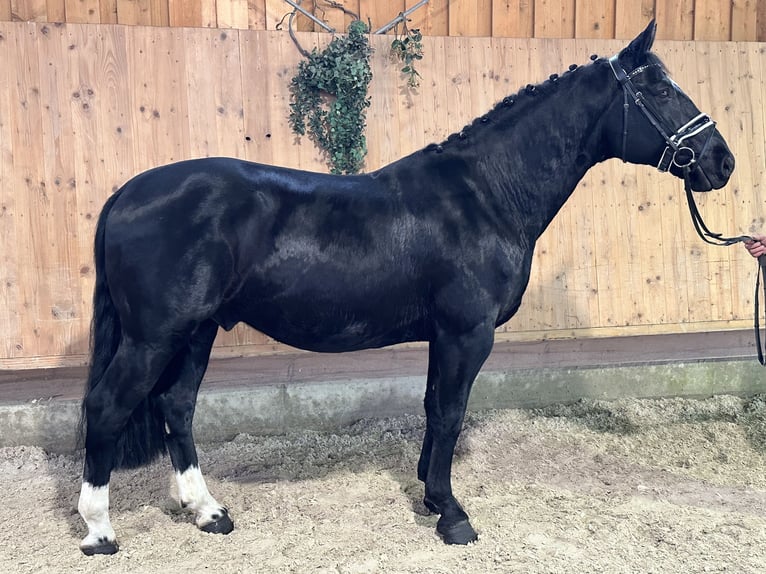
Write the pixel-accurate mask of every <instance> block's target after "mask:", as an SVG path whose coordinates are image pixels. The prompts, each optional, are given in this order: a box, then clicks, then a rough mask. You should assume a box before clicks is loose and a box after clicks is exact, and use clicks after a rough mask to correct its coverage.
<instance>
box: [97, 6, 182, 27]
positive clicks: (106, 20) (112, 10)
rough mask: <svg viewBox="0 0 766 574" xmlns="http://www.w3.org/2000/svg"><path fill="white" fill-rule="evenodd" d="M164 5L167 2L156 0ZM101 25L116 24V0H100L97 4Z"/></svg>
mask: <svg viewBox="0 0 766 574" xmlns="http://www.w3.org/2000/svg"><path fill="white" fill-rule="evenodd" d="M157 1H160V2H163V3H166V2H167V0H157ZM99 7H100V10H99V16H100V22H101V24H117V21H118V16H117V0H101V1H100V3H99Z"/></svg>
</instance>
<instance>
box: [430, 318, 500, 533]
mask: <svg viewBox="0 0 766 574" xmlns="http://www.w3.org/2000/svg"><path fill="white" fill-rule="evenodd" d="M493 335H494V333H493V330H492V326H491V325H490V326H483V325H481V326H478V327H476V328H475V329H474V330H472V331H470V332H468V333H463V334H459V335H455V334H451V333H445V332H442V333H439V334H438V335H437V337H436V338H435V339H434V340H433V341H431V344H430V349H429V368H428V381H427V385H428V390H427V391H426V401H425V407H426V421H427V422H426V437H425V440H424V441H423V451H422V452H421V455H420V461H419V463H418V476H419V478H420V479H421V480H423V481H424V482H425V499H424V503H425V505H426V506H427V507H428V508H429V509H430V510H431V511H433V512H436V513H438V514H441V517H440V518H439V521H438V523H437V525H436V530H437V532H439V534H441V535H442V537H443V539H444V542H446V543H447V544H467V543H469V542H473V541H474V540H476V539H477V535H476V531H475V530H474V529H473V527H472V526H471V523H470V522H469V520H468V515H467V514H466V512H465V511H464V510H463V508H462V507H461V506H460V503H459V502H458V501H457V500H456V499H455V497H454V496H453V494H452V483H451V474H452V457H453V454H454V452H455V445H456V443H457V439H458V436H459V435H460V430H461V427H462V425H463V418H464V416H465V410H466V406H467V404H468V395H469V393H470V391H471V386H472V385H473V381H474V379H475V378H476V375H477V374H478V372H479V369H480V368H481V366H482V364H484V361H485V359H486V358H487V356H488V355H489V352H490V350H491V349H492V340H493Z"/></svg>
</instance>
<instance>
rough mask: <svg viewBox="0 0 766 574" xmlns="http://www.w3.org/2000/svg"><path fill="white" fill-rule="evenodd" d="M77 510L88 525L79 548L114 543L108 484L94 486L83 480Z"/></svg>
mask: <svg viewBox="0 0 766 574" xmlns="http://www.w3.org/2000/svg"><path fill="white" fill-rule="evenodd" d="M77 510H78V511H79V513H80V516H82V518H83V520H85V524H87V525H88V535H87V536H86V537H85V538H83V539H82V542H81V543H80V547H81V548H85V547H92V546H99V545H100V544H103V543H105V542H111V543H116V539H117V537H116V536H115V533H114V530H113V529H112V524H111V523H110V522H109V485H108V484H106V485H104V486H96V487H94V486H93V485H91V484H90V483H89V482H83V483H82V489H81V490H80V500H79V502H78V503H77Z"/></svg>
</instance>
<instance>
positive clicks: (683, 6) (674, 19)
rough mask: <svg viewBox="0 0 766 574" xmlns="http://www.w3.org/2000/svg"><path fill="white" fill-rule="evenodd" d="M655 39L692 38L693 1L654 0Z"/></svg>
mask: <svg viewBox="0 0 766 574" xmlns="http://www.w3.org/2000/svg"><path fill="white" fill-rule="evenodd" d="M655 9H656V13H657V39H658V40H692V39H693V38H694V0H656V8H655Z"/></svg>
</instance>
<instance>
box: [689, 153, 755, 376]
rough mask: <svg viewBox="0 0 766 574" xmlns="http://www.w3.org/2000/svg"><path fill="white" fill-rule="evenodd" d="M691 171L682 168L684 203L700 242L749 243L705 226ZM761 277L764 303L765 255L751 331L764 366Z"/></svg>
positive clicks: (717, 243)
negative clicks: (690, 179) (695, 197)
mask: <svg viewBox="0 0 766 574" xmlns="http://www.w3.org/2000/svg"><path fill="white" fill-rule="evenodd" d="M690 171H691V169H690V167H689V166H686V167H684V190H685V191H686V201H687V203H688V204H689V212H690V213H691V216H692V223H694V229H695V230H696V231H697V235H699V236H700V238H701V239H702V241H704V242H705V243H709V244H710V245H719V246H722V247H728V246H729V245H735V244H736V243H743V242H745V241H751V240H752V239H753V238H752V237H750V236H749V235H738V236H736V237H724V236H723V235H722V234H721V233H713V232H712V231H710V229H708V226H707V225H705V222H704V221H703V219H702V214H701V213H700V212H699V209H697V204H696V203H695V201H694V195H693V192H692V187H691V183H690V181H689V172H690ZM761 277H763V297H764V301H766V255H761V256H760V257H758V270H757V271H756V273H755V298H754V301H755V303H754V307H755V312H754V319H753V329H754V330H755V347H756V349H757V351H758V362H759V363H760V364H761V365H763V366H766V349H764V347H763V345H762V343H761V326H760V319H759V315H760V305H759V301H760V295H761Z"/></svg>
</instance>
